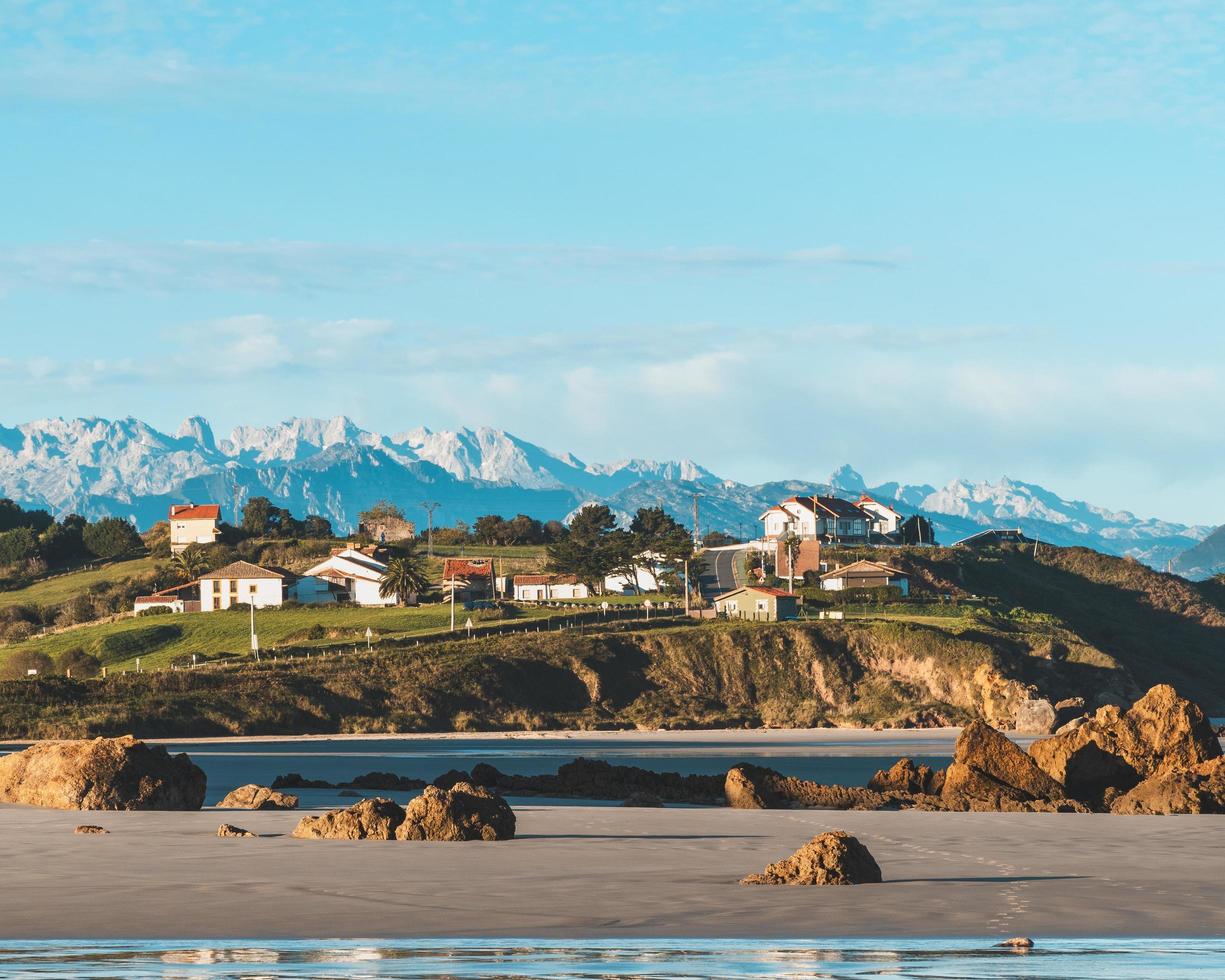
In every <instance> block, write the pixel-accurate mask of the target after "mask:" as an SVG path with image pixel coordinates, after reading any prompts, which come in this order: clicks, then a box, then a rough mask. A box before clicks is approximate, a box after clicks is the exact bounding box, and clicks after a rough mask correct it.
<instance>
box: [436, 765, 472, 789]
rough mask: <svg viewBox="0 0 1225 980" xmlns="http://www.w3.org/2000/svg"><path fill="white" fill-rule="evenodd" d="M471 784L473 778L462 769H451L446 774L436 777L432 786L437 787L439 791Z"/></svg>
mask: <svg viewBox="0 0 1225 980" xmlns="http://www.w3.org/2000/svg"><path fill="white" fill-rule="evenodd" d="M471 782H472V776H471V775H469V774H468V773H466V772H464V771H463V770H462V769H451V770H448V771H447V772H444V773H443V774H442V775H441V776H436V777H435V778H434V780H433V781H432V782H431V783H430V785H431V786H437V787H438V788H439V789H450V788H451V787H453V786H455V785H456V784H458V783H471Z"/></svg>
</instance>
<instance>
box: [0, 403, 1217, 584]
mask: <svg viewBox="0 0 1225 980" xmlns="http://www.w3.org/2000/svg"><path fill="white" fill-rule="evenodd" d="M695 491H696V492H700V493H701V495H702V496H701V523H702V529H703V530H712V529H721V530H726V531H728V532H730V533H732V534H736V535H743V534H748V533H753V532H754V531H755V529H756V527H757V526H758V525H757V517H758V515H759V514H760V513H761V511H762V510H763V509H764V508H766V507H768V506H769V505H770V504H773V503H776V502H777V501H778V500H780V499H783V498H785V497H788V496H790V495H792V494H798V493H813V492H820V493H834V494H837V495H840V496H845V497H848V498H851V499H854V498H857V497H858V496H859V494H861V493H864V492H867V493H869V494H871V495H872V496H873V497H875V498H876V499H877V500H881V501H883V502H889V503H891V504H893V505H894V506H895V507H896V508H897V509H898V510H900V511H902V512H903V513H907V514H910V513H922V514H925V515H926V516H927V517H929V518H930V519H931V520H932V522H933V524H934V525H935V527H936V530H937V536H938V538H939V539H940V540H942V541H949V542H951V541H954V540H956V539H958V538H961V537H964V536H965V535H967V534H971V533H973V532H974V531H977V530H981V529H983V528H987V527H1021V528H1023V529H1024V530H1025V531H1026V533H1028V534H1030V535H1032V536H1035V537H1038V538H1040V539H1041V540H1043V541H1048V542H1050V543H1052V544H1083V545H1086V546H1088V547H1091V548H1096V549H1098V550H1101V551H1105V552H1110V553H1113V554H1127V555H1132V556H1134V557H1136V558H1138V559H1139V560H1142V561H1145V562H1148V563H1149V564H1153V565H1157V566H1161V567H1164V566H1165V565H1166V563H1167V562H1169V561H1171V560H1172V559H1174V558H1176V557H1177V556H1178V555H1180V554H1181V553H1182V552H1184V551H1186V550H1187V549H1189V548H1192V547H1194V546H1195V545H1197V544H1198V543H1199V542H1200V541H1202V540H1203V539H1204V538H1205V537H1206V536H1207V535H1208V533H1209V532H1210V531H1211V528H1209V527H1201V526H1187V525H1183V524H1175V523H1171V522H1167V521H1160V520H1146V519H1141V518H1137V517H1136V516H1135V515H1133V514H1130V513H1128V512H1126V511H1112V510H1109V509H1107V508H1103V507H1096V506H1093V505H1091V504H1087V503H1084V502H1081V501H1068V500H1064V499H1063V498H1061V497H1059V496H1057V495H1056V494H1054V493H1052V492H1051V491H1049V490H1046V489H1044V488H1042V487H1040V486H1036V485H1033V484H1028V483H1021V482H1018V481H1015V480H1009V479H1007V478H1004V479H1001V480H999V481H998V482H995V483H986V482H977V483H976V482H971V481H967V480H953V481H952V482H950V483H948V484H947V485H946V486H944V487H940V488H937V487H932V486H927V485H907V484H901V483H886V484H883V485H881V486H875V487H868V486H866V485H865V483H864V481H863V478H862V477H861V476H860V475H859V474H858V473H856V472H855V471H854V470H853V469H851V468H850V467H849V466H844V467H842V468H841V469H839V470H837V471H835V472H834V473H833V474H832V475H831V476H830V477H829V479H828V480H827V481H825V482H824V483H815V484H814V483H809V482H803V481H785V482H775V483H765V484H760V485H755V486H754V485H748V484H743V483H736V482H734V481H731V480H724V479H720V478H719V477H718V476H716V475H715V474H714V473H712V472H710V471H709V470H707V469H705V468H703V467H702V466H699V465H698V464H697V463H695V462H693V461H691V460H679V461H668V462H654V461H651V460H643V459H629V460H622V461H620V462H617V463H607V464H604V463H599V464H589V463H586V462H584V461H582V460H581V459H579V458H577V457H576V456H574V455H572V454H569V453H554V452H550V451H549V450H546V449H542V448H541V447H539V446H536V445H533V444H532V443H530V442H526V441H524V440H522V439H519V438H516V437H515V436H513V435H511V434H509V433H507V432H503V431H501V430H499V429H489V428H481V429H460V430H458V431H448V432H432V431H430V430H429V429H425V428H415V429H408V430H406V431H403V432H400V433H398V434H395V435H389V436H388V435H380V434H378V433H375V432H370V431H367V430H365V429H362V428H360V427H359V426H357V425H355V424H354V423H353V422H352V421H351V420H350V419H347V418H344V417H337V418H334V419H297V418H295V419H290V420H289V421H287V422H283V423H281V424H279V425H271V426H240V427H238V428H236V429H235V430H234V431H233V432H231V433H230V435H229V437H228V438H224V439H218V438H216V437H215V436H214V434H213V430H212V428H211V427H210V426H209V424H208V422H207V421H206V420H204V419H203V418H200V417H198V416H197V417H193V418H189V419H187V420H186V421H184V422H183V424H182V425H181V426H180V427H179V429H178V431H177V432H176V433H175V434H174V435H169V434H166V433H163V432H159V431H158V430H157V429H154V428H153V427H151V426H149V425H147V424H145V423H144V422H141V421H139V420H137V419H133V418H127V419H119V420H115V421H109V420H106V419H98V418H88V419H43V420H40V421H37V422H29V423H25V424H22V425H17V426H14V427H12V428H8V427H4V426H0V495H3V496H7V497H11V498H12V499H14V500H16V501H17V502H18V503H20V504H22V505H23V506H27V507H31V506H35V507H45V508H47V509H48V510H50V511H51V512H52V513H54V514H56V515H59V516H62V515H64V514H67V513H72V512H76V513H79V514H83V515H85V516H87V517H91V518H96V517H99V516H103V515H118V516H124V517H129V518H131V519H132V520H133V521H135V522H136V524H137V525H138V526H139V527H141V528H146V527H149V526H151V525H152V524H153V523H155V522H156V521H158V520H162V519H163V518H164V517H165V515H166V510H167V508H168V506H169V504H171V503H178V502H181V501H184V500H194V501H196V502H197V503H199V502H204V501H212V502H216V503H220V504H221V505H222V512H223V514H224V516H225V518H226V519H227V520H231V521H234V520H236V519H237V517H238V515H239V513H240V512H241V508H242V506H243V504H244V503H245V501H246V500H247V498H249V497H251V496H257V495H264V496H268V497H271V498H273V499H274V500H276V501H277V503H278V504H279V505H280V506H283V507H287V508H288V509H289V510H291V511H292V512H293V513H295V514H297V515H299V516H304V515H306V514H308V513H317V514H322V515H323V516H325V517H327V518H329V519H330V520H331V521H332V522H333V524H334V525H335V526H336V527H337V528H338V529H342V530H348V529H350V528H352V527H353V526H354V524H355V523H356V519H357V515H358V513H359V512H360V511H361V510H363V509H364V508H366V507H368V506H369V505H370V504H372V503H374V502H375V501H377V500H381V499H389V500H392V501H394V502H396V503H398V504H399V505H400V506H401V507H403V509H404V510H405V512H406V513H407V514H409V516H410V517H416V518H422V517H423V516H424V514H423V512H422V511H421V510H420V504H421V503H422V502H424V501H427V500H429V501H437V502H438V503H439V504H440V505H441V506H440V508H439V510H438V513H437V514H436V520H437V521H439V522H440V523H444V524H446V523H453V522H454V521H457V520H465V521H472V520H474V519H475V518H476V517H477V516H479V515H481V514H487V513H501V514H504V515H506V516H513V515H514V514H517V513H524V514H530V515H532V516H533V517H537V518H540V519H541V520H549V519H553V518H557V519H564V518H565V517H566V516H567V515H568V514H570V513H572V512H573V511H574V510H575V509H576V508H577V507H579V506H581V505H582V504H583V503H586V502H588V501H593V500H598V501H602V502H605V503H607V504H608V505H609V506H610V507H612V508H613V509H614V510H615V511H617V512H618V513H620V514H625V515H628V514H631V513H632V512H633V511H634V510H635V509H636V508H638V507H641V506H645V505H654V504H662V505H663V506H665V507H667V508H668V509H669V510H670V511H671V512H672V513H673V514H675V515H676V517H677V518H679V519H680V520H682V521H685V522H686V523H689V522H690V521H691V519H692V518H691V514H692V502H693V493H694V492H695ZM419 523H423V521H419Z"/></svg>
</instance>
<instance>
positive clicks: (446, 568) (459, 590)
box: [442, 558, 494, 602]
mask: <svg viewBox="0 0 1225 980" xmlns="http://www.w3.org/2000/svg"><path fill="white" fill-rule="evenodd" d="M452 592H454V594H455V599H456V600H457V601H460V602H471V601H473V600H476V599H492V598H494V571H493V559H492V558H444V559H443V562H442V595H443V598H444V599H450V598H451V594H452Z"/></svg>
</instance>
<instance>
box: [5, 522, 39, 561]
mask: <svg viewBox="0 0 1225 980" xmlns="http://www.w3.org/2000/svg"><path fill="white" fill-rule="evenodd" d="M36 554H38V542H37V541H36V540H35V538H34V532H33V531H32V530H30V528H28V527H15V528H13V529H12V530H11V531H4V532H2V533H0V566H5V565H8V566H11V565H20V564H22V563H23V562H26V561H28V560H29V559H31V558H33V557H34V556H35V555H36Z"/></svg>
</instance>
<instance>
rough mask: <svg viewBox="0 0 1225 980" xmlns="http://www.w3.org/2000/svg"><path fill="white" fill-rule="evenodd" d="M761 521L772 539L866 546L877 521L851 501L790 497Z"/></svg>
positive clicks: (767, 513)
mask: <svg viewBox="0 0 1225 980" xmlns="http://www.w3.org/2000/svg"><path fill="white" fill-rule="evenodd" d="M759 520H760V521H761V523H762V533H763V535H764V537H766V538H767V539H769V540H777V539H779V538H783V537H786V536H787V535H789V534H793V535H795V536H796V537H797V538H800V539H802V540H811V539H816V540H820V541H830V542H836V543H841V544H863V543H866V542H867V541H868V540H869V532H870V531H871V528H872V520H873V518H872V517H871V516H870V515H869V514H868V513H867V512H866V511H864V510H862V509H860V508H859V507H858V506H857V505H855V504H853V503H851V502H850V501H849V500H843V499H842V498H841V497H822V496H820V495H816V496H812V497H788V498H787V499H786V500H784V501H782V502H781V503H778V504H775V505H774V506H773V507H771V508H769V509H768V510H766V511H765V512H764V513H763V514H762V515H761V517H760V518H759Z"/></svg>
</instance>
